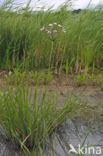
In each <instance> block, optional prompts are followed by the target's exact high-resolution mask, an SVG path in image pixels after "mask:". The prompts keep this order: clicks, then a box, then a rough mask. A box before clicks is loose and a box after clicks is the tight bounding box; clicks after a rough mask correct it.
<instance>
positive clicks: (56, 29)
mask: <svg viewBox="0 0 103 156" xmlns="http://www.w3.org/2000/svg"><path fill="white" fill-rule="evenodd" d="M48 27H49V28H48V29H46V28H45V27H44V26H43V27H42V28H41V29H40V31H44V32H46V33H47V34H48V35H51V36H52V37H51V40H54V38H53V35H54V34H58V33H60V32H63V33H66V30H65V28H64V27H63V26H62V25H60V24H57V23H56V22H54V23H52V24H49V25H48Z"/></svg>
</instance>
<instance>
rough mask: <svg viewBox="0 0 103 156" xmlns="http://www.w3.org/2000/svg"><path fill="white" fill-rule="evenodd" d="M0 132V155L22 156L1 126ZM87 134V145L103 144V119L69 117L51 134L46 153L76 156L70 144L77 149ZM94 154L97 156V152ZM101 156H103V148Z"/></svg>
mask: <svg viewBox="0 0 103 156" xmlns="http://www.w3.org/2000/svg"><path fill="white" fill-rule="evenodd" d="M0 134H1V135H2V137H0V156H20V153H19V152H18V153H17V151H16V150H15V149H14V147H13V145H10V142H9V141H8V140H7V137H6V135H5V133H4V131H3V129H2V127H1V126H0ZM87 134H88V135H87ZM1 135H0V136H1ZM86 135H87V138H86V141H85V145H87V144H88V145H91V146H93V147H94V146H95V147H97V146H99V147H101V146H103V121H102V120H101V121H90V122H88V121H83V120H82V119H80V118H75V119H72V120H71V119H68V120H67V121H66V122H65V123H63V124H62V126H61V127H59V128H58V130H57V132H56V133H54V134H53V135H52V136H51V141H50V145H48V146H47V147H46V151H45V155H46V156H47V155H48V156H49V155H50V156H54V154H55V155H56V156H69V155H70V156H75V155H77V154H73V153H70V154H69V150H70V144H72V145H73V146H74V147H75V149H76V148H77V146H78V144H80V145H82V143H83V141H84V140H85V137H86ZM40 155H42V154H40ZM83 156H85V154H83ZM90 156H92V154H91V155H90ZM93 156H95V154H94V155H93ZM99 156H103V150H102V153H101V154H100V155H99Z"/></svg>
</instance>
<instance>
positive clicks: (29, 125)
mask: <svg viewBox="0 0 103 156" xmlns="http://www.w3.org/2000/svg"><path fill="white" fill-rule="evenodd" d="M8 4H9V5H8ZM102 14H103V10H102V9H97V10H89V9H85V10H81V11H80V12H79V13H75V12H73V11H71V10H67V6H63V7H61V8H60V9H59V10H58V11H52V10H48V11H44V10H41V11H33V10H31V8H29V7H26V8H25V9H24V8H23V9H21V8H15V9H13V6H12V5H11V3H7V4H5V5H2V6H0V70H1V73H0V80H1V81H0V85H1V91H0V125H2V127H3V128H4V130H5V132H6V134H7V136H8V139H9V140H10V141H11V142H12V143H15V144H16V145H17V146H18V147H19V148H20V149H21V150H22V151H23V152H24V153H28V154H30V152H31V151H33V152H34V154H35V155H36V154H37V153H38V151H41V150H42V154H44V153H43V152H44V150H45V146H46V144H47V143H48V141H49V138H50V136H51V134H52V133H53V132H54V131H55V130H56V129H57V128H58V127H59V126H60V125H61V124H62V123H63V122H64V121H65V120H66V119H67V118H68V117H72V116H73V115H74V114H75V113H78V112H79V114H80V112H82V111H86V109H87V106H86V105H85V104H84V102H80V101H78V98H77V96H73V94H72V95H69V94H66V95H64V93H63V89H62V91H61V92H60V94H62V95H63V96H65V97H66V98H65V100H64V103H63V105H62V107H59V109H58V99H59V96H58V94H56V93H55V92H50V88H51V89H52V84H53V81H54V80H55V79H56V81H55V82H56V83H58V81H60V83H59V85H58V86H60V85H62V83H61V79H62V82H64V81H65V82H66V83H65V85H66V86H70V85H72V86H73V87H82V86H85V87H88V86H95V87H97V86H98V87H99V88H100V89H101V90H102V91H103V72H102V71H103V37H102V34H103V19H102ZM2 75H3V76H2ZM49 84H51V85H50V86H49ZM54 85H55V84H54ZM40 86H43V87H42V89H41V88H40ZM55 86H56V85H55ZM48 88H49V91H48ZM83 108H84V109H83ZM81 110H82V111H81ZM81 114H82V113H81ZM88 120H89V119H88Z"/></svg>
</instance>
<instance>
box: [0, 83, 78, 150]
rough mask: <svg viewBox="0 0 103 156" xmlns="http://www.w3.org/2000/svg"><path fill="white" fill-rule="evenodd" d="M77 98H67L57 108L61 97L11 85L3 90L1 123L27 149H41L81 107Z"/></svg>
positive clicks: (15, 141)
mask: <svg viewBox="0 0 103 156" xmlns="http://www.w3.org/2000/svg"><path fill="white" fill-rule="evenodd" d="M79 106H80V105H79V104H77V102H76V100H75V99H73V98H72V99H69V98H68V99H67V100H66V102H65V105H64V107H63V108H61V109H60V110H57V97H56V96H54V95H52V94H51V95H49V93H48V94H47V93H46V90H45V91H42V92H38V91H37V88H35V89H34V90H31V89H30V88H29V87H28V86H25V87H24V86H23V85H22V86H21V85H19V86H18V87H16V88H14V89H13V88H11V87H9V88H8V90H7V91H4V92H0V124H1V125H2V126H3V128H4V130H5V131H6V133H7V136H8V138H9V139H10V140H11V141H12V142H13V143H15V144H16V145H18V146H19V147H20V148H21V149H22V150H23V151H26V152H28V153H29V152H30V151H31V150H35V151H37V150H38V149H39V147H40V146H43V145H45V144H46V139H47V138H48V137H49V136H50V134H51V133H52V132H53V131H54V129H56V128H57V127H58V126H59V125H60V124H61V123H62V122H63V121H64V120H65V119H66V117H67V116H69V114H70V115H71V114H72V113H74V112H75V111H77V109H78V108H79Z"/></svg>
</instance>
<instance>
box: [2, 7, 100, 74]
mask: <svg viewBox="0 0 103 156" xmlns="http://www.w3.org/2000/svg"><path fill="white" fill-rule="evenodd" d="M102 14H103V11H101V10H97V11H95V10H84V11H80V12H79V13H75V12H72V11H66V9H65V7H63V8H61V10H59V11H57V12H53V11H46V12H44V11H39V12H33V11H28V10H26V11H25V10H21V11H20V10H19V11H17V12H12V11H11V10H7V11H4V9H2V8H1V9H0V68H1V69H13V68H14V67H19V68H20V69H22V70H32V69H40V68H48V67H52V68H53V69H54V68H58V69H60V68H61V69H64V68H66V70H69V69H70V67H72V70H73V71H76V72H78V71H80V70H82V69H85V70H86V71H88V69H89V68H91V69H92V70H94V68H95V67H98V68H103V39H102V34H103V28H102V26H103V20H102ZM53 22H56V23H57V24H61V25H62V26H63V27H64V28H65V30H66V33H62V32H60V33H58V34H56V35H55V34H54V35H55V39H54V40H51V39H50V34H46V33H45V32H41V31H40V29H41V28H42V27H43V26H45V27H47V28H48V27H49V26H48V24H50V23H53ZM50 57H51V62H50Z"/></svg>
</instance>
